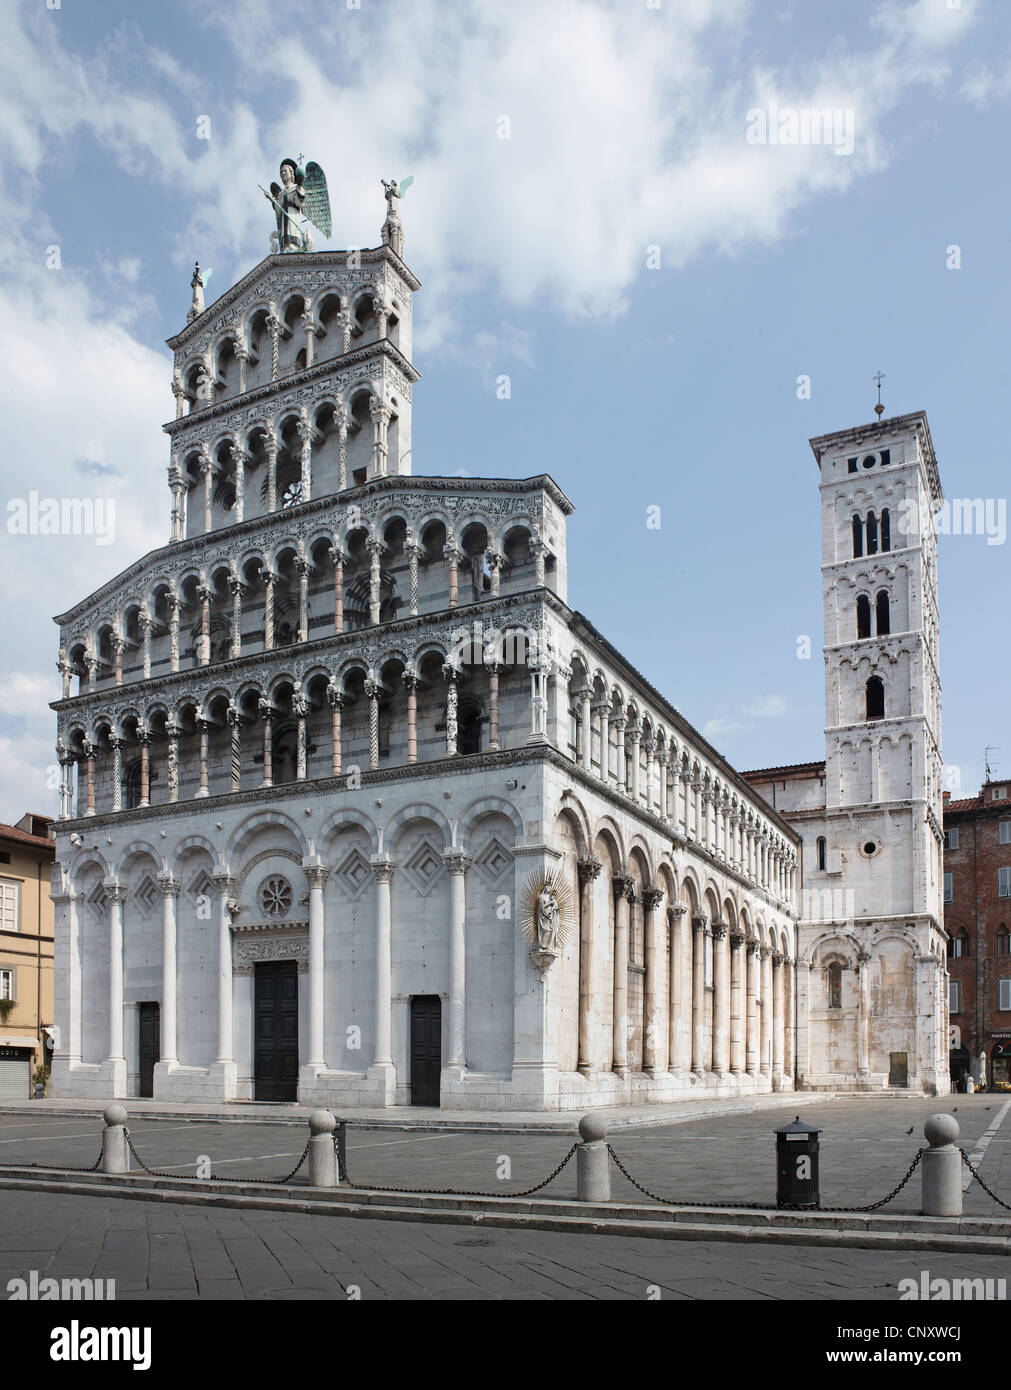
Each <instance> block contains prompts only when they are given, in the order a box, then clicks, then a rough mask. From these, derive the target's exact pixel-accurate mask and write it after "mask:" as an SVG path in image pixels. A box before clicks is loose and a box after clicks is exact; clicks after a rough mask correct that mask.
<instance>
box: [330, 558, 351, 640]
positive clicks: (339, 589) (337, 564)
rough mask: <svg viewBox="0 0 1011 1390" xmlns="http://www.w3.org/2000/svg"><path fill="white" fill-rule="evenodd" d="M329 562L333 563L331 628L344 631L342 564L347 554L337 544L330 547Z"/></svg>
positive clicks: (336, 631)
mask: <svg viewBox="0 0 1011 1390" xmlns="http://www.w3.org/2000/svg"><path fill="white" fill-rule="evenodd" d="M329 554H330V563H331V564H332V565H333V630H334V632H335V633H338V632H343V631H344V565H345V562H346V561H347V558H348V557H347V556H346V555H345V554H344V552H343V550H341V549H340V548H339V547H337V546H331V547H330V551H329Z"/></svg>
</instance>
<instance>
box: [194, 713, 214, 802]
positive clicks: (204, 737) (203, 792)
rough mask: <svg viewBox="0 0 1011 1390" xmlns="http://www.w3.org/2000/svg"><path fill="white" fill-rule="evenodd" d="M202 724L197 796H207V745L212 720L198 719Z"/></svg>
mask: <svg viewBox="0 0 1011 1390" xmlns="http://www.w3.org/2000/svg"><path fill="white" fill-rule="evenodd" d="M197 723H198V724H199V726H200V786H199V787H198V788H197V796H207V795H208V790H207V747H208V740H209V738H210V728H211V721H210V720H209V719H198V720H197Z"/></svg>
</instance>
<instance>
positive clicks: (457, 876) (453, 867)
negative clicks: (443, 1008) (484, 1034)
mask: <svg viewBox="0 0 1011 1390" xmlns="http://www.w3.org/2000/svg"><path fill="white" fill-rule="evenodd" d="M443 860H444V862H445V865H446V869H447V871H448V873H449V1036H448V1038H447V1040H446V1052H447V1058H446V1066H447V1067H459V1068H460V1070H461V1071H463V1070H464V1069H465V1068H466V1065H467V1036H466V1033H467V1007H466V985H467V942H466V935H465V924H466V918H467V897H466V881H465V875H466V872H467V867H468V865H469V864H470V857H469V855H466V854H463V853H462V852H461V851H460V850H447V851H446V853H445V854H444V855H443Z"/></svg>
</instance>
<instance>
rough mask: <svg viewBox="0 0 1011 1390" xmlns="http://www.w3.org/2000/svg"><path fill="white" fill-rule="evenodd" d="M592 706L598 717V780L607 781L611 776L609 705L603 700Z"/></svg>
mask: <svg viewBox="0 0 1011 1390" xmlns="http://www.w3.org/2000/svg"><path fill="white" fill-rule="evenodd" d="M593 708H594V709H595V710H596V711H597V713H598V715H599V717H600V780H601V781H602V782H607V781H609V780H610V776H611V729H610V715H611V706H610V704H609V703H608V702H607V701H606V700H605V701H603V702H602V703H600V704H597V705H594V707H593Z"/></svg>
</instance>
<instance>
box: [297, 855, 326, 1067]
mask: <svg viewBox="0 0 1011 1390" xmlns="http://www.w3.org/2000/svg"><path fill="white" fill-rule="evenodd" d="M302 867H303V869H304V870H305V876H306V879H307V880H308V883H309V1057H308V1060H307V1062H306V1066H309V1067H325V1066H326V1048H325V1043H324V1027H323V1025H324V1016H325V979H326V976H325V965H324V952H323V948H324V940H323V931H324V915H323V886H324V884H325V883H326V880H327V876H328V874H329V872H330V871H329V869H328V868H327V867H326V866H325V865H324V864H322V863H321V862H320V861H319V860H318V859H316V860H315V861H311V862H310V861H306V860H303V861H302Z"/></svg>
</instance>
